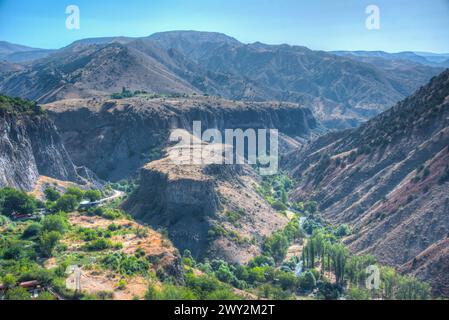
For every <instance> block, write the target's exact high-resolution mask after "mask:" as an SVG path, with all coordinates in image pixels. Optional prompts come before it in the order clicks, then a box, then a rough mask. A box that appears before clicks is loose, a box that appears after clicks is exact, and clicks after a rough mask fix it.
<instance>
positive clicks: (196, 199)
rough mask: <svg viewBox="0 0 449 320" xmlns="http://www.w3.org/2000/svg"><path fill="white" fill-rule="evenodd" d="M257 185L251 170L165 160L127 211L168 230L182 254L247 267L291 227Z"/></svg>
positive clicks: (145, 177)
mask: <svg viewBox="0 0 449 320" xmlns="http://www.w3.org/2000/svg"><path fill="white" fill-rule="evenodd" d="M205 146H207V145H204V146H203V147H205ZM214 147H216V145H214ZM187 148H188V149H190V150H195V148H191V147H185V149H184V151H186V150H187ZM177 151H179V150H177ZM177 151H175V152H177ZM171 152H172V151H168V153H169V154H171ZM219 156H220V157H222V155H219ZM258 180H259V178H258V177H257V175H256V174H255V173H254V172H253V171H252V169H251V168H250V167H249V166H247V165H224V164H221V165H219V164H201V165H193V164H189V165H187V164H176V163H174V162H173V158H171V157H166V158H163V159H161V160H157V161H154V162H151V163H149V164H147V165H146V166H144V167H143V169H142V170H141V173H140V186H139V189H138V190H137V191H136V192H135V193H134V194H133V195H132V196H131V197H130V198H129V199H128V200H127V201H126V202H125V203H124V205H123V207H124V209H125V210H126V211H128V212H130V213H132V214H133V216H134V217H135V218H137V219H139V220H141V221H144V222H148V223H150V224H151V225H152V226H153V227H155V228H166V229H167V231H168V234H169V235H170V239H171V240H172V241H173V243H174V245H175V246H176V247H177V248H178V249H179V250H180V251H181V252H182V251H183V250H185V249H189V250H190V251H191V252H192V254H193V255H194V257H196V258H205V257H218V258H223V259H225V260H226V261H229V262H234V263H246V262H248V260H250V259H251V258H253V257H255V256H257V255H258V254H260V248H261V244H262V242H263V240H264V238H265V237H267V236H270V235H271V234H273V233H274V232H275V231H277V230H279V229H281V228H282V227H284V226H285V225H286V224H287V222H288V219H287V217H285V216H283V215H281V214H279V213H277V212H276V211H275V210H274V209H272V208H271V206H270V205H269V204H268V203H267V202H266V201H265V200H264V199H263V198H262V197H261V196H260V195H259V194H258V193H257V192H256V191H255V187H256V186H257V185H258Z"/></svg>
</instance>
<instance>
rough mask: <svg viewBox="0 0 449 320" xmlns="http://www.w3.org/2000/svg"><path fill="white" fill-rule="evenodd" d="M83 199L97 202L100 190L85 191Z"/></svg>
mask: <svg viewBox="0 0 449 320" xmlns="http://www.w3.org/2000/svg"><path fill="white" fill-rule="evenodd" d="M84 198H86V199H88V200H89V201H98V200H100V199H101V192H100V190H93V189H90V190H87V191H86V192H85V193H84Z"/></svg>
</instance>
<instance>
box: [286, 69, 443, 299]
mask: <svg viewBox="0 0 449 320" xmlns="http://www.w3.org/2000/svg"><path fill="white" fill-rule="evenodd" d="M448 96H449V71H445V72H444V73H442V74H441V75H440V76H438V77H435V78H434V79H432V81H431V82H430V84H429V85H427V86H425V87H423V88H421V89H420V90H418V91H417V92H416V93H415V94H414V95H413V96H411V97H409V98H407V99H405V100H404V101H402V102H400V103H399V104H398V105H396V106H395V107H393V108H392V109H391V110H388V111H386V112H385V113H383V114H381V115H380V116H378V117H376V118H374V119H373V120H371V121H369V122H368V123H366V124H364V125H362V126H361V127H360V128H359V129H355V130H348V131H345V132H341V133H339V134H336V135H328V136H324V137H322V138H320V139H318V140H317V141H316V142H314V143H313V144H311V145H309V146H307V147H305V148H303V149H302V150H301V151H299V152H295V153H294V154H292V155H290V157H289V159H288V160H287V163H286V166H287V167H289V168H290V169H291V170H292V172H293V175H294V176H295V178H296V181H297V182H298V184H297V187H296V191H295V192H294V195H293V198H295V199H315V200H317V201H319V202H320V204H321V209H322V210H323V213H324V215H325V217H326V218H327V219H328V220H329V221H331V222H333V223H349V224H350V225H352V226H353V227H354V230H355V233H354V234H353V235H352V236H350V237H349V238H348V239H347V240H346V242H347V243H348V245H349V247H350V248H351V249H352V250H353V251H355V252H360V253H373V254H375V255H376V256H377V257H378V258H379V260H380V261H381V262H383V263H387V264H390V265H396V266H400V265H402V264H406V263H408V262H409V261H411V260H413V259H415V257H417V256H418V255H420V254H421V253H422V252H423V251H425V250H426V249H427V248H429V247H430V246H432V244H434V243H436V242H438V241H440V240H442V239H444V238H445V237H446V236H447V234H448V231H449V220H448V215H447V213H448V210H449V207H448V204H449V199H448V198H447V194H448V190H449V187H448V170H449V166H448V163H449V127H448V124H449V98H448ZM442 263H443V262H442ZM408 270H409V271H410V272H411V270H412V269H410V268H409V269H408ZM441 270H443V269H441ZM421 274H422V273H421ZM425 274H426V275H427V276H429V274H430V273H425ZM434 276H435V275H434V274H433V275H432V277H434ZM423 277H424V278H425V277H426V276H423ZM426 280H428V279H426ZM445 294H447V292H445Z"/></svg>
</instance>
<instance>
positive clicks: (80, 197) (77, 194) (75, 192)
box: [64, 187, 84, 202]
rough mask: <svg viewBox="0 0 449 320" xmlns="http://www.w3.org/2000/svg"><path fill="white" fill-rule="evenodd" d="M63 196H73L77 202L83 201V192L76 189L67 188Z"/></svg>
mask: <svg viewBox="0 0 449 320" xmlns="http://www.w3.org/2000/svg"><path fill="white" fill-rule="evenodd" d="M64 195H70V196H74V197H75V198H76V199H77V201H78V202H80V201H81V200H83V197H84V191H83V190H81V189H80V188H77V187H68V188H67V190H66V191H65V193H64Z"/></svg>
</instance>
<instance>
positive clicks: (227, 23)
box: [0, 0, 449, 52]
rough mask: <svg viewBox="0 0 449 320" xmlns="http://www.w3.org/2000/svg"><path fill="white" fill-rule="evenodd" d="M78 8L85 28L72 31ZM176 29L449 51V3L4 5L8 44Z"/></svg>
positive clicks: (328, 45) (82, 0) (158, 0)
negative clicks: (374, 22)
mask: <svg viewBox="0 0 449 320" xmlns="http://www.w3.org/2000/svg"><path fill="white" fill-rule="evenodd" d="M72 4H74V5H77V6H78V7H79V9H80V13H81V15H80V29H79V30H68V29H67V28H66V27H65V20H66V18H67V15H66V13H65V9H66V7H67V6H68V5H72ZM371 4H374V5H377V6H378V7H379V9H380V23H381V25H380V29H379V30H368V29H367V28H366V27H365V20H366V18H367V16H368V15H367V14H366V13H365V9H366V7H367V6H368V5H371ZM169 30H201V31H218V32H223V33H226V34H228V35H230V36H233V37H235V38H237V39H238V40H240V41H242V42H255V41H261V42H265V43H270V44H279V43H288V44H298V45H305V46H307V47H310V48H312V49H321V50H340V49H341V50H384V51H390V52H397V51H406V50H413V51H433V52H449V0H370V1H365V0H307V1H305V0H304V1H302V0H126V1H123V0H108V1H104V0H71V1H66V0H0V40H5V41H9V42H13V43H19V44H24V45H29V46H33V47H41V48H59V47H62V46H65V45H68V44H69V43H71V42H73V41H74V40H78V39H82V38H87V37H101V36H118V35H123V36H147V35H150V34H152V33H154V32H158V31H169Z"/></svg>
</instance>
